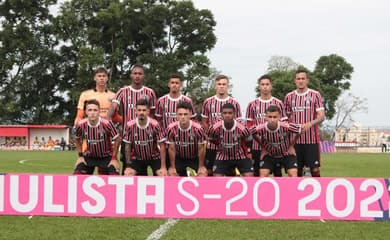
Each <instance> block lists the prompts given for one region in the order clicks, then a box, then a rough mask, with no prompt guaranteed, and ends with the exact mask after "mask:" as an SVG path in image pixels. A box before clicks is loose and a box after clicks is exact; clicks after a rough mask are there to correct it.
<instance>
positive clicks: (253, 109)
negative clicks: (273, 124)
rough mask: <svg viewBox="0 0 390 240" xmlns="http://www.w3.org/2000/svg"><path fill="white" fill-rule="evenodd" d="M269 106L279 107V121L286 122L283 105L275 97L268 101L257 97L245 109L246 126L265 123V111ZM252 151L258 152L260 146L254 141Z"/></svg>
mask: <svg viewBox="0 0 390 240" xmlns="http://www.w3.org/2000/svg"><path fill="white" fill-rule="evenodd" d="M270 105H276V106H278V107H279V109H280V112H279V113H280V120H281V121H285V120H287V117H286V111H285V108H284V104H283V102H282V101H281V100H279V99H278V98H275V97H271V98H270V99H268V100H263V99H261V98H260V97H258V98H256V99H254V100H252V101H251V102H249V104H248V106H247V108H246V115H245V117H246V121H247V126H248V127H251V126H259V125H260V124H263V123H265V121H266V119H265V115H266V111H267V108H268V107H269V106H270ZM252 149H253V150H260V145H259V144H258V143H257V142H256V141H253V145H252Z"/></svg>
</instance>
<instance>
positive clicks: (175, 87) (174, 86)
mask: <svg viewBox="0 0 390 240" xmlns="http://www.w3.org/2000/svg"><path fill="white" fill-rule="evenodd" d="M168 87H169V91H170V92H171V93H178V92H180V88H181V81H180V78H171V79H169V82H168Z"/></svg>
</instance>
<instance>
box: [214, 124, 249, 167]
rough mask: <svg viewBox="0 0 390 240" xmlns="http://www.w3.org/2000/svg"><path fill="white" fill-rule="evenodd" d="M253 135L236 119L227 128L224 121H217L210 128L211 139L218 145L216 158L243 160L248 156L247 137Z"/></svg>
mask: <svg viewBox="0 0 390 240" xmlns="http://www.w3.org/2000/svg"><path fill="white" fill-rule="evenodd" d="M250 136H251V133H250V132H249V130H248V128H247V127H246V126H245V125H244V124H242V123H240V122H238V121H236V120H234V125H233V127H232V128H231V129H230V130H227V129H226V128H225V125H224V121H223V120H221V121H219V122H217V123H215V124H214V125H213V126H212V127H211V128H210V130H209V141H211V142H214V143H215V144H216V145H217V156H216V158H215V160H242V159H245V158H247V155H246V149H244V147H245V139H247V138H248V137H250Z"/></svg>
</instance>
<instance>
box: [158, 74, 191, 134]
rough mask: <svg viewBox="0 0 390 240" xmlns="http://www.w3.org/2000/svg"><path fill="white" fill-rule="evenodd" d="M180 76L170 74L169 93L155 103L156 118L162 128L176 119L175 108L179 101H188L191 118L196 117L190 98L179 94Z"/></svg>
mask: <svg viewBox="0 0 390 240" xmlns="http://www.w3.org/2000/svg"><path fill="white" fill-rule="evenodd" d="M181 84H182V83H181V77H180V76H179V75H171V76H170V77H169V81H168V87H169V93H168V94H166V95H164V96H162V97H160V98H159V99H158V101H157V104H156V113H155V116H156V119H157V120H158V121H159V122H160V123H161V124H162V127H163V130H164V131H165V130H166V129H167V128H168V125H169V124H171V123H173V122H175V121H176V109H177V105H178V103H179V102H188V103H189V104H190V106H191V109H190V110H191V115H190V117H191V118H194V117H196V111H195V107H194V103H193V102H192V99H191V98H189V97H187V96H184V95H182V94H181V92H180V89H181Z"/></svg>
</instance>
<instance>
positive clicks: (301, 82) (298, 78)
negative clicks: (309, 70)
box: [294, 73, 309, 90]
mask: <svg viewBox="0 0 390 240" xmlns="http://www.w3.org/2000/svg"><path fill="white" fill-rule="evenodd" d="M294 82H295V85H296V86H297V89H298V90H305V89H306V88H307V84H308V83H309V78H308V77H307V75H306V73H297V74H295V79H294Z"/></svg>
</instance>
